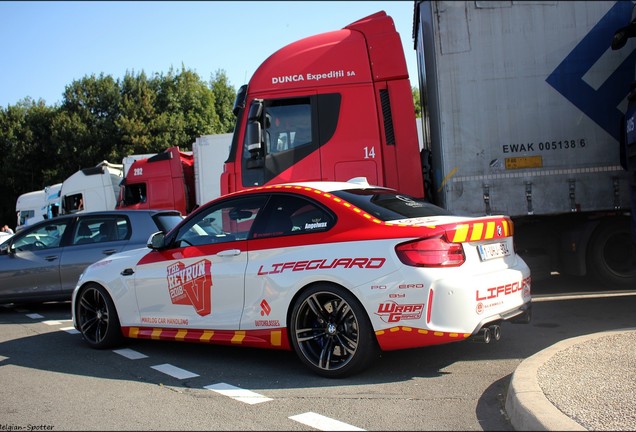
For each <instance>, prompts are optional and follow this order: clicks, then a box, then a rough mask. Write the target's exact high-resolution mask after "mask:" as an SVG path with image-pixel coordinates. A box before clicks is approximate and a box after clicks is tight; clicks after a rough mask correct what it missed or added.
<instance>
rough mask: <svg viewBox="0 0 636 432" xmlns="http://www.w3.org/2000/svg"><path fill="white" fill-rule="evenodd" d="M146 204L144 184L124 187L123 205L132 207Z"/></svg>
mask: <svg viewBox="0 0 636 432" xmlns="http://www.w3.org/2000/svg"><path fill="white" fill-rule="evenodd" d="M145 202H146V183H133V184H127V185H125V186H124V204H126V205H134V204H139V203H145Z"/></svg>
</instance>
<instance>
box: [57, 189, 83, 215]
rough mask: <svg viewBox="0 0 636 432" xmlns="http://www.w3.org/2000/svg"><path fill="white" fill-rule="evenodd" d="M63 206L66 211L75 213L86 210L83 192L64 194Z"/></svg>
mask: <svg viewBox="0 0 636 432" xmlns="http://www.w3.org/2000/svg"><path fill="white" fill-rule="evenodd" d="M62 208H63V209H64V211H65V212H66V213H75V212H78V211H81V210H84V196H83V195H82V194H81V193H78V194H73V195H66V196H64V197H63V200H62Z"/></svg>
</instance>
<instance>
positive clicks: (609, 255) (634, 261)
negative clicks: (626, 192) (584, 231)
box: [587, 218, 636, 288]
mask: <svg viewBox="0 0 636 432" xmlns="http://www.w3.org/2000/svg"><path fill="white" fill-rule="evenodd" d="M587 267H588V269H589V270H590V273H592V275H593V276H594V277H596V279H597V280H598V281H599V282H601V283H603V284H604V285H606V286H607V287H608V288H619V287H620V288H623V287H628V286H629V287H634V286H636V248H634V245H633V244H632V241H631V232H630V226H629V220H628V219H627V218H620V219H612V220H608V221H604V222H601V224H600V225H599V226H598V227H597V228H596V230H594V233H593V234H592V237H591V238H590V243H589V245H588V249H587Z"/></svg>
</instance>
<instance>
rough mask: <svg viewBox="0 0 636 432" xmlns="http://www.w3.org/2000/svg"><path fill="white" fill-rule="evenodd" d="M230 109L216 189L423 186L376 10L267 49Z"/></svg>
mask: <svg viewBox="0 0 636 432" xmlns="http://www.w3.org/2000/svg"><path fill="white" fill-rule="evenodd" d="M234 113H235V114H236V115H237V123H236V126H235V129H234V136H233V140H232V146H231V148H230V155H229V157H228V160H227V161H226V162H225V164H224V172H223V173H222V175H221V194H222V195H224V194H226V193H229V192H233V191H238V190H242V189H245V188H248V187H252V186H261V185H268V184H277V183H283V182H289V181H311V180H336V181H337V180H341V181H346V180H349V179H351V178H354V177H366V178H367V180H368V182H369V183H371V184H376V185H383V186H388V187H393V188H396V189H398V190H400V191H402V192H403V193H407V194H410V195H413V196H416V197H422V196H423V195H424V191H423V181H422V168H421V163H420V160H419V144H418V138H417V128H416V123H415V108H414V105H413V96H412V90H411V85H410V82H409V79H408V72H407V67H406V60H405V58H404V52H403V49H402V43H401V40H400V37H399V34H398V33H397V31H396V30H395V25H394V23H393V19H392V18H391V17H389V16H387V15H386V13H385V12H383V11H382V12H378V13H376V14H373V15H371V16H369V17H366V18H363V19H361V20H358V21H356V22H354V23H352V24H350V25H348V26H346V27H345V28H343V29H342V30H337V31H332V32H327V33H323V34H319V35H315V36H311V37H308V38H305V39H301V40H299V41H296V42H293V43H291V44H289V45H287V46H285V47H283V48H282V49H280V50H278V51H277V52H275V53H274V54H272V55H271V56H270V57H269V58H267V59H266V60H265V61H264V62H263V63H262V64H261V65H260V67H259V68H258V69H257V70H256V72H255V73H254V75H253V76H252V78H251V80H250V82H249V84H248V85H246V86H242V87H241V88H240V89H239V91H238V93H237V97H236V101H235V105H234ZM398 148H400V151H397V149H398Z"/></svg>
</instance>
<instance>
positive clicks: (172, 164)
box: [117, 147, 195, 215]
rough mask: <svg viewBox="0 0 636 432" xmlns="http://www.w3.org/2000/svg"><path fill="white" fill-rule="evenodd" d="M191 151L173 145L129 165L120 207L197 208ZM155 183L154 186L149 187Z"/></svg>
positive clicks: (181, 209) (182, 212) (120, 195)
mask: <svg viewBox="0 0 636 432" xmlns="http://www.w3.org/2000/svg"><path fill="white" fill-rule="evenodd" d="M193 165H194V160H193V157H192V154H191V153H189V152H183V151H181V150H180V149H179V147H170V148H168V149H166V150H165V151H163V152H161V153H158V154H156V155H154V156H152V157H149V158H145V159H139V160H136V161H135V162H133V164H132V165H131V166H130V168H129V170H128V173H127V175H126V177H125V179H124V180H123V181H122V182H121V189H120V193H119V200H118V204H117V208H118V209H167V210H178V211H180V212H181V214H183V215H186V214H188V213H190V212H191V211H192V210H193V209H194V205H195V197H194V195H195V194H194V190H193V187H192V185H194V168H193ZM149 185H152V187H149Z"/></svg>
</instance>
